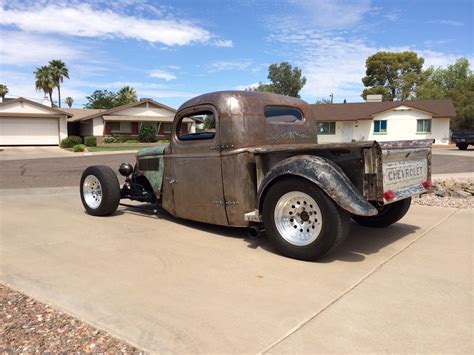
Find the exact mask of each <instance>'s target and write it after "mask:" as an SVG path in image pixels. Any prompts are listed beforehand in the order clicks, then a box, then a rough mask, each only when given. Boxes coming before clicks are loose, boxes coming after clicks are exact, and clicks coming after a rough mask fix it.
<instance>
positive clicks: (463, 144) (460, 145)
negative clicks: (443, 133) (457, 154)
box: [456, 143, 469, 150]
mask: <svg viewBox="0 0 474 355" xmlns="http://www.w3.org/2000/svg"><path fill="white" fill-rule="evenodd" d="M468 145H469V144H465V143H460V144H457V145H456V146H457V147H458V149H459V150H466V149H467V147H468Z"/></svg>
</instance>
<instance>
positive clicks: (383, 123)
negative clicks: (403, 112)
mask: <svg viewBox="0 0 474 355" xmlns="http://www.w3.org/2000/svg"><path fill="white" fill-rule="evenodd" d="M374 133H379V134H385V133H387V120H379V121H374Z"/></svg>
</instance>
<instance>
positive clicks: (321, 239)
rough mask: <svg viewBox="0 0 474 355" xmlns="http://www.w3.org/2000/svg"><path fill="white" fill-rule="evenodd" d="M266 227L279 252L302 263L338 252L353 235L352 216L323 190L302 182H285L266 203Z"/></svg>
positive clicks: (276, 186)
mask: <svg viewBox="0 0 474 355" xmlns="http://www.w3.org/2000/svg"><path fill="white" fill-rule="evenodd" d="M262 212H263V223H264V226H265V230H266V231H267V236H268V238H269V239H270V241H271V242H272V244H273V245H274V247H275V248H276V250H277V251H278V252H279V253H280V254H282V255H285V256H288V257H290V258H294V259H300V260H307V261H310V260H316V259H318V258H321V257H322V256H324V255H326V254H328V253H330V252H332V251H334V250H335V249H336V248H337V247H338V246H339V245H340V244H341V243H342V242H343V241H344V239H345V237H346V236H347V234H348V232H349V227H350V215H349V213H348V212H346V211H344V210H343V209H341V208H340V207H339V206H337V205H336V204H335V203H334V202H333V201H332V200H331V199H330V198H329V197H328V196H327V195H326V194H325V193H324V192H323V191H322V190H320V189H319V188H318V187H317V186H316V185H314V184H312V183H311V182H309V181H307V180H305V179H301V178H295V177H291V178H283V179H282V180H280V181H277V182H276V183H275V184H274V185H272V186H271V187H270V188H269V190H268V192H267V193H266V195H265V199H264V202H263V211H262Z"/></svg>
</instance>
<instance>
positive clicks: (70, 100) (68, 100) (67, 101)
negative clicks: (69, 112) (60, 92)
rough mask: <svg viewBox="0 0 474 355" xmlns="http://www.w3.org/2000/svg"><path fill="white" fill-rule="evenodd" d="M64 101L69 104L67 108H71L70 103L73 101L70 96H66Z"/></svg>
mask: <svg viewBox="0 0 474 355" xmlns="http://www.w3.org/2000/svg"><path fill="white" fill-rule="evenodd" d="M64 102H65V103H66V104H67V105H68V106H69V108H71V106H72V103H73V102H74V100H73V99H72V97H71V96H68V97H66V98H65V99H64Z"/></svg>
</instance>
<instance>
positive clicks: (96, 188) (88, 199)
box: [82, 175, 102, 209]
mask: <svg viewBox="0 0 474 355" xmlns="http://www.w3.org/2000/svg"><path fill="white" fill-rule="evenodd" d="M82 194H83V196H84V201H85V203H86V204H87V206H89V207H90V208H92V209H96V208H98V207H99V206H100V203H101V202H102V185H101V184H100V181H99V179H97V177H96V176H95V175H88V176H87V177H86V178H85V179H84V183H83V184H82Z"/></svg>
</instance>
